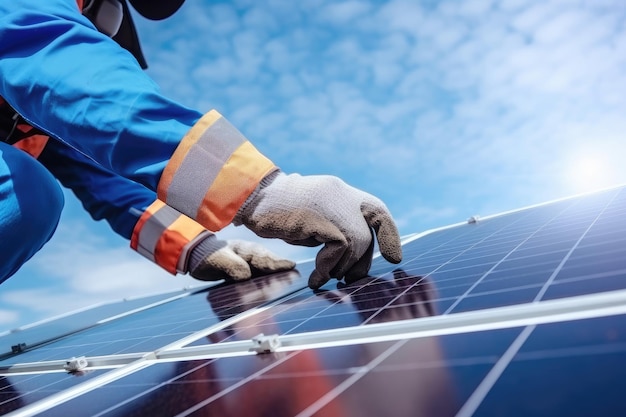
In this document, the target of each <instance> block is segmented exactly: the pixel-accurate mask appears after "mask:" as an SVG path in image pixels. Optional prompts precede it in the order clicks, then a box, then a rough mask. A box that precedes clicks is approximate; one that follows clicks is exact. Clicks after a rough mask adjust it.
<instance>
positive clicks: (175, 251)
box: [154, 214, 205, 274]
mask: <svg viewBox="0 0 626 417" xmlns="http://www.w3.org/2000/svg"><path fill="white" fill-rule="evenodd" d="M204 231H205V229H204V227H202V226H200V225H199V224H198V223H197V222H195V221H193V220H192V219H190V218H189V217H187V216H185V215H183V214H181V215H180V217H179V218H178V219H176V221H174V223H172V224H171V225H170V226H169V227H168V228H167V230H165V232H164V233H163V234H162V235H161V237H160V238H159V241H158V242H157V245H156V248H155V251H154V260H155V262H156V264H157V265H160V266H161V267H163V268H164V269H165V270H167V271H169V272H171V273H172V274H175V273H176V271H181V272H185V271H182V270H183V269H184V264H186V262H182V264H183V265H181V262H180V261H181V260H184V261H186V258H187V256H188V254H187V253H186V251H187V249H189V248H188V245H189V244H190V243H191V242H192V241H193V240H194V238H196V237H197V236H198V235H200V234H201V233H203V232H204ZM183 254H184V255H185V256H183Z"/></svg>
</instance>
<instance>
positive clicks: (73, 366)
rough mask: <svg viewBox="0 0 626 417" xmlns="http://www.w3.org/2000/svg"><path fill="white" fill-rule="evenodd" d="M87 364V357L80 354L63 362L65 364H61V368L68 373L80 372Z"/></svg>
mask: <svg viewBox="0 0 626 417" xmlns="http://www.w3.org/2000/svg"><path fill="white" fill-rule="evenodd" d="M87 365H88V363H87V358H85V357H84V356H80V357H78V358H75V357H73V358H71V359H70V360H68V361H66V362H65V365H63V369H65V370H66V371H67V372H70V373H74V372H81V371H82V370H84V369H85V368H86V367H87Z"/></svg>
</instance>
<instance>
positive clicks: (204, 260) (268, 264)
mask: <svg viewBox="0 0 626 417" xmlns="http://www.w3.org/2000/svg"><path fill="white" fill-rule="evenodd" d="M295 266H296V264H295V262H292V261H290V260H288V259H283V258H280V257H278V256H276V255H275V254H273V253H272V252H270V251H269V250H267V249H265V248H264V247H263V246H261V245H259V244H256V243H253V242H246V241H243V240H227V241H224V240H219V239H217V238H216V237H215V235H211V236H209V237H207V238H206V239H204V240H203V241H202V242H200V244H198V245H197V246H196V247H195V248H194V249H193V250H192V251H191V254H190V257H189V261H188V264H187V270H188V271H189V274H190V275H191V276H192V277H194V278H196V279H199V280H202V281H217V280H220V279H230V280H235V281H242V280H246V279H250V278H251V277H253V276H254V275H259V274H270V273H273V272H280V271H288V270H290V269H293V268H294V267H295Z"/></svg>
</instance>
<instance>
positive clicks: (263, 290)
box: [0, 271, 306, 366]
mask: <svg viewBox="0 0 626 417" xmlns="http://www.w3.org/2000/svg"><path fill="white" fill-rule="evenodd" d="M266 279H267V277H261V278H259V279H257V280H254V281H250V282H246V283H242V284H240V285H221V286H217V287H213V288H210V289H209V290H207V291H202V292H199V293H196V294H193V295H190V296H188V297H185V298H182V299H178V300H174V301H171V302H168V303H165V304H161V305H159V306H156V307H153V308H150V309H147V310H144V311H140V312H137V313H135V314H132V315H129V316H127V317H123V318H121V319H118V320H114V321H111V322H108V323H105V324H101V325H99V326H96V327H93V328H91V329H88V330H85V331H82V332H79V333H76V334H74V335H71V336H68V337H65V338H62V339H60V340H58V341H55V342H52V343H49V344H47V345H44V346H42V347H39V348H37V349H35V350H32V351H26V352H24V353H21V354H19V355H14V356H12V357H10V358H8V359H5V360H3V361H0V366H2V365H8V364H14V363H25V362H36V361H44V360H64V359H68V358H70V357H72V356H76V357H78V356H101V355H110V354H118V353H133V352H149V351H153V350H156V349H159V348H161V347H163V346H165V345H167V344H169V343H172V342H174V341H176V340H179V339H181V338H182V337H185V336H188V335H190V334H192V333H194V332H196V331H199V330H201V329H204V328H206V327H209V326H211V325H214V324H216V323H219V322H220V320H223V319H227V318H229V317H232V316H234V315H236V314H238V313H241V312H243V311H246V310H248V309H251V308H254V307H256V306H259V305H261V304H263V303H265V302H267V301H268V300H271V299H272V298H276V297H281V296H283V295H285V294H288V293H290V292H292V291H296V290H299V289H301V288H302V287H303V286H306V279H304V278H303V277H302V276H301V275H300V274H299V273H298V271H289V272H286V273H281V274H275V275H274V276H272V281H271V282H279V283H280V285H275V286H271V285H266ZM254 288H256V291H255V290H253V289H254ZM209 299H210V300H211V302H208V300H209ZM215 306H219V314H220V315H219V318H218V317H217V316H216V315H215V313H214V312H213V308H215Z"/></svg>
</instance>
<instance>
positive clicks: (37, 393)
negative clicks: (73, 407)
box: [0, 371, 105, 415]
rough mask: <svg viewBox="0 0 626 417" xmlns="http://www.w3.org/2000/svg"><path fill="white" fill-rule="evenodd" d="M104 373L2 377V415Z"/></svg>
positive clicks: (0, 403) (0, 377) (0, 412)
mask: <svg viewBox="0 0 626 417" xmlns="http://www.w3.org/2000/svg"><path fill="white" fill-rule="evenodd" d="M104 372H105V371H92V372H89V373H86V374H84V375H83V374H72V375H70V374H61V373H54V374H33V375H9V376H0V415H4V414H7V413H9V412H11V411H15V410H18V409H20V408H21V407H24V406H26V405H29V404H32V403H34V402H36V401H39V400H41V399H43V398H46V397H48V396H50V395H52V394H56V393H58V392H61V391H63V390H65V389H67V388H70V387H72V386H74V385H77V384H80V383H82V382H85V381H87V380H89V379H91V378H93V377H95V376H98V375H101V374H102V373H104ZM68 415H71V414H68Z"/></svg>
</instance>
